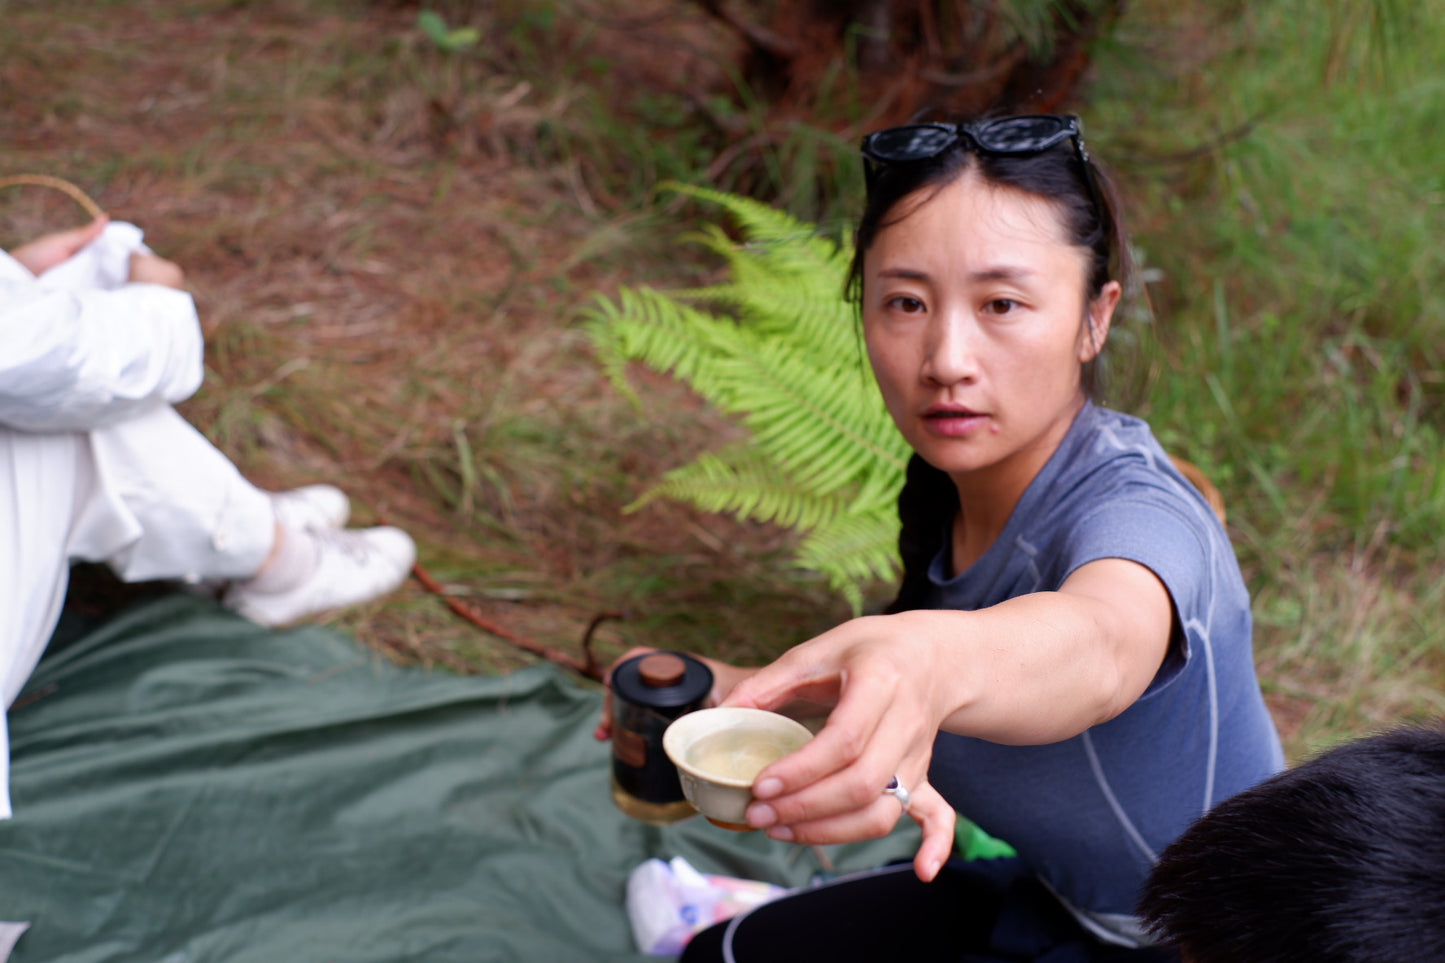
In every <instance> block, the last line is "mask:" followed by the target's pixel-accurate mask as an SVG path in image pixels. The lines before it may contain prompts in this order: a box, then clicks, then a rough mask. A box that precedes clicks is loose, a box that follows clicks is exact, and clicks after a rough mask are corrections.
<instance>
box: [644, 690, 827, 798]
mask: <svg viewBox="0 0 1445 963" xmlns="http://www.w3.org/2000/svg"><path fill="white" fill-rule="evenodd" d="M729 717H731V718H733V719H735V720H736V721H735V722H726V721H723V720H725V719H728V718H729ZM749 721H751V722H752V723H753V724H754V725H753V726H752V727H753V728H762V727H765V728H767V729H769V730H771V731H774V732H779V733H781V734H787V735H801V736H802V737H803V738H802V741H801V742H799V743H798V746H797V747H795V748H793V749H790V750H789V753H793V752H797V750H798V749H800V748H802V745H803V743H806V742H807V741H808V740H809V739H812V738H813V732H812V730H811V729H809V728H808V727H807V726H805V725H803V724H802V723H801V722H799V721H798V720H797V719H794V718H792V717H791V716H785V715H783V714H782V713H779V712H770V711H768V710H767V709H754V708H751V707H748V706H714V707H712V708H710V709H696V710H694V711H692V712H689V713H686V714H684V715H681V716H678V717H677V718H676V719H674V720H673V721H672V722H671V723H670V724H669V725H668V727H667V729H666V730H665V731H664V732H663V734H662V749H663V751H664V752H665V753H667V758H669V759H671V760H672V764H673V765H675V766H677V768H679V769H681V770H683V771H685V772H686V773H687V774H688V775H690V776H692V777H693V778H694V779H697V780H700V781H701V782H706V783H711V784H712V785H715V786H726V787H728V788H730V789H748V790H751V789H752V786H753V781H754V780H753V779H738V778H736V777H729V776H719V775H714V774H713V773H710V772H708V771H707V770H705V769H699V768H698V767H697V766H694V765H692V764H691V763H690V762H689V761H688V759H687V748H688V746H690V745H692V743H693V742H694V741H695V740H696V739H697V738H699V737H701V736H702V735H710V734H712V733H714V732H724V731H726V730H728V729H734V728H749V726H748V722H749ZM758 723H761V724H762V726H761V727H760V726H758V725H757V724H758ZM694 729H700V730H701V732H700V733H698V734H697V735H694V734H693V731H692V730H694ZM754 778H756V777H754Z"/></svg>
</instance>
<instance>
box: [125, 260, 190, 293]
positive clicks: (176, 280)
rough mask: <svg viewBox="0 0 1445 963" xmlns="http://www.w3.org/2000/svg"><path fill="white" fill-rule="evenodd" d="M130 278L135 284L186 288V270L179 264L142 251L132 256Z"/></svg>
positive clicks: (181, 289)
mask: <svg viewBox="0 0 1445 963" xmlns="http://www.w3.org/2000/svg"><path fill="white" fill-rule="evenodd" d="M130 280H131V281H132V283H135V284H160V285H163V286H164V287H168V288H175V289H176V290H177V291H184V290H185V289H186V272H185V271H183V270H181V266H180V265H179V264H177V263H176V262H175V261H167V260H166V259H165V258H163V257H157V256H156V255H154V254H144V253H142V252H140V251H136V252H135V253H134V254H132V255H131V256H130Z"/></svg>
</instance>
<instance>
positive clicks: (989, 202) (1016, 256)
mask: <svg viewBox="0 0 1445 963" xmlns="http://www.w3.org/2000/svg"><path fill="white" fill-rule="evenodd" d="M929 190H932V189H929ZM899 215H902V217H901V218H900V219H899V220H897V221H895V222H894V223H892V224H890V225H889V226H887V227H885V228H883V229H882V230H880V231H879V232H878V234H877V236H876V237H875V239H874V242H873V246H872V247H871V248H870V249H869V250H868V251H867V253H866V254H865V256H864V263H863V329H864V336H865V338H866V341H867V344H868V356H869V358H870V360H871V361H872V364H873V370H874V372H875V373H876V374H877V377H878V383H879V385H880V387H881V388H882V391H883V399H884V401H885V402H886V403H887V405H888V410H889V412H890V413H891V414H892V415H893V420H894V421H895V422H897V424H898V427H899V429H900V430H901V431H902V432H903V435H904V437H905V438H907V439H908V443H909V444H910V445H912V446H913V449H914V450H915V451H917V452H918V453H919V454H920V455H922V456H923V458H924V460H926V461H928V462H929V463H930V464H932V465H933V466H934V467H936V468H940V469H942V470H943V471H945V472H948V473H949V474H950V475H952V476H954V478H955V480H958V479H960V478H961V476H964V475H967V474H969V473H972V472H977V471H980V470H985V469H1002V470H1006V471H1009V472H1013V471H1018V472H1021V473H1022V475H1021V476H1020V477H1021V478H1022V482H1023V483H1024V484H1027V481H1028V480H1030V479H1032V478H1033V476H1034V475H1035V474H1036V473H1037V472H1038V470H1039V469H1040V468H1042V467H1043V464H1044V462H1045V461H1047V460H1048V457H1049V455H1050V454H1052V453H1053V451H1054V449H1055V448H1057V447H1058V445H1059V442H1060V441H1061V440H1062V439H1063V437H1064V434H1065V433H1066V432H1067V431H1068V427H1069V425H1070V424H1071V423H1072V421H1073V418H1074V415H1075V414H1077V413H1078V410H1079V407H1080V406H1081V405H1082V404H1083V400H1084V395H1083V389H1082V387H1081V383H1080V374H1081V368H1082V365H1083V364H1084V362H1086V361H1089V360H1091V359H1092V358H1093V357H1094V356H1095V355H1096V354H1097V353H1098V350H1099V348H1101V347H1102V346H1103V343H1104V338H1105V336H1106V335H1107V334H1108V329H1109V321H1110V318H1111V316H1112V314H1113V309H1114V305H1115V304H1116V303H1117V302H1118V299H1119V285H1118V283H1117V282H1112V281H1111V282H1109V284H1107V285H1105V288H1104V290H1103V292H1102V293H1101V295H1100V296H1099V297H1098V298H1096V299H1095V300H1094V301H1093V302H1092V303H1086V301H1087V299H1086V296H1085V288H1086V283H1085V274H1086V270H1087V258H1086V253H1085V252H1084V251H1082V250H1080V249H1079V248H1077V247H1075V246H1074V245H1073V244H1071V243H1070V242H1069V241H1068V239H1067V238H1066V236H1065V234H1064V230H1063V227H1062V225H1061V223H1060V221H1059V215H1058V214H1057V212H1056V211H1055V209H1054V207H1053V205H1052V204H1051V203H1050V202H1049V201H1047V200H1045V199H1044V198H1042V197H1039V196H1037V195H1034V194H1030V193H1027V192H1025V191H1020V190H1017V189H1014V188H1009V187H999V186H996V185H992V184H989V183H987V182H986V181H984V180H983V179H982V178H981V177H980V176H979V175H978V174H977V173H976V172H974V171H972V170H969V171H966V172H965V173H964V174H963V176H962V177H960V178H959V179H958V180H956V181H954V182H953V183H951V184H949V185H947V186H946V187H943V188H942V189H941V190H938V191H937V193H936V194H934V195H933V196H932V197H931V198H928V196H927V192H923V193H920V194H917V195H913V196H911V197H908V198H905V199H904V200H903V201H902V203H901V204H900V205H899V206H898V207H897V208H896V209H895V211H894V213H893V215H892V216H894V217H898V216H899ZM1090 320H1091V321H1092V329H1093V330H1092V332H1091V330H1090Z"/></svg>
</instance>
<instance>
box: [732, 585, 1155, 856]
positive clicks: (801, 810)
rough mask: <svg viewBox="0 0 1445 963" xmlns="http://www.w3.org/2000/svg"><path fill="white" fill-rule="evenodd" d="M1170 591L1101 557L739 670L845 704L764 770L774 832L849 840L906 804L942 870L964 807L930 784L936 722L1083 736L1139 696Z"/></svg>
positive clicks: (785, 693)
mask: <svg viewBox="0 0 1445 963" xmlns="http://www.w3.org/2000/svg"><path fill="white" fill-rule="evenodd" d="M1172 625H1173V610H1172V607H1171V603H1170V599H1169V594H1168V592H1167V591H1166V589H1165V588H1164V585H1163V583H1162V582H1160V581H1159V579H1158V577H1157V576H1155V575H1154V573H1153V572H1151V571H1150V570H1149V569H1147V568H1145V567H1144V566H1142V565H1139V564H1137V563H1134V562H1129V561H1125V560H1122V559H1102V560H1099V561H1095V562H1091V563H1089V564H1087V565H1085V566H1083V567H1081V568H1080V569H1079V570H1078V571H1076V572H1075V573H1074V574H1073V575H1072V576H1070V577H1069V579H1068V580H1067V581H1066V582H1065V583H1064V584H1063V586H1061V587H1060V589H1059V591H1057V592H1047V593H1039V594H1035V595H1025V596H1020V597H1018V598H1015V599H1010V600H1008V601H1006V602H1003V603H1001V604H999V605H995V606H992V607H990V608H988V609H981V610H978V611H972V612H964V611H956V610H920V611H912V612H903V613H899V614H897V615H882V616H869V617H864V618H861V619H854V620H852V621H850V622H846V623H844V624H843V625H840V626H838V627H837V628H835V629H833V630H831V631H829V632H826V633H824V634H823V635H820V636H818V637H817V638H815V639H813V640H811V641H809V642H806V643H804V644H802V645H800V646H797V647H796V648H794V649H792V650H790V651H789V652H787V653H786V654H784V655H783V656H782V657H781V658H779V659H778V660H777V661H776V662H774V663H773V664H772V665H770V666H768V667H767V668H765V669H763V670H761V671H759V672H758V673H757V674H755V675H753V676H752V677H751V678H749V679H746V680H744V681H742V682H740V683H739V684H738V685H737V686H736V687H735V688H734V689H733V690H732V692H731V694H730V695H729V696H728V698H727V699H726V700H725V702H726V704H728V705H750V706H757V707H760V708H773V707H775V706H778V705H780V704H782V703H785V702H787V701H789V700H792V699H796V698H806V699H811V700H814V701H830V702H833V703H836V708H835V709H834V710H833V712H832V713H831V715H830V716H829V718H828V723H827V725H826V726H824V728H823V730H822V731H821V732H820V733H819V734H818V735H817V737H815V738H814V739H813V740H812V741H811V742H810V743H808V745H806V746H805V747H803V748H802V749H800V750H799V751H798V752H796V753H794V754H792V755H791V756H788V757H787V758H785V759H783V760H780V761H779V762H777V763H775V764H773V765H772V766H770V767H768V768H767V769H765V770H763V772H762V773H760V774H759V777H758V780H757V782H756V783H755V784H754V794H755V795H756V796H757V797H758V799H759V800H760V801H759V802H756V803H754V804H753V807H752V808H750V809H749V811H748V819H749V822H751V823H752V824H753V825H755V826H759V827H767V828H768V830H769V835H771V836H773V837H774V838H778V839H790V840H793V841H796V842H800V843H835V842H844V841H849V840H857V839H865V838H870V837H874V836H879V835H882V834H884V833H886V832H888V831H889V830H890V829H892V827H893V825H894V824H895V823H896V822H897V820H898V818H899V816H900V813H901V810H900V808H899V806H898V804H897V803H896V801H895V800H894V799H892V798H890V797H888V796H885V795H883V793H882V789H883V787H884V786H885V785H887V784H888V781H889V779H890V778H892V777H893V776H894V775H897V777H898V778H899V779H900V780H902V782H903V783H904V785H906V786H907V787H908V788H909V789H910V790H911V792H912V795H913V804H912V807H911V808H910V810H909V815H910V816H912V817H913V818H914V819H915V820H917V821H918V822H919V824H920V825H921V826H922V827H923V831H924V841H923V844H922V846H921V847H920V849H919V852H918V855H917V857H916V858H915V861H914V867H915V870H916V872H917V873H918V875H919V876H920V877H921V878H923V879H931V878H932V877H933V876H934V875H935V874H936V873H937V871H938V868H939V866H941V865H942V862H943V860H944V859H945V858H946V857H947V854H948V851H949V848H950V846H951V845H952V832H953V822H954V820H953V812H952V809H951V808H950V807H949V806H948V804H947V803H946V802H945V801H944V800H943V799H942V797H940V796H939V795H938V793H937V792H936V791H934V790H933V788H932V787H931V786H929V785H928V766H929V762H930V760H931V758H932V753H933V741H934V737H935V736H936V735H937V733H938V732H939V731H940V730H942V731H947V732H955V733H959V734H962V735H969V736H976V737H978V738H982V739H988V740H990V741H994V742H1000V743H1006V744H1016V745H1023V744H1042V743H1048V742H1056V741H1060V740H1063V739H1067V738H1070V737H1071V736H1074V735H1077V734H1078V733H1080V732H1082V731H1084V730H1085V729H1088V728H1089V727H1090V726H1094V725H1097V724H1099V723H1101V722H1105V721H1107V720H1109V719H1111V718H1113V717H1114V716H1116V715H1118V714H1119V713H1121V712H1123V711H1124V710H1125V709H1127V708H1128V707H1129V706H1130V705H1132V704H1133V702H1134V701H1135V700H1136V699H1138V697H1139V696H1140V695H1141V694H1142V693H1143V692H1144V690H1145V689H1146V688H1147V687H1148V685H1149V683H1150V681H1151V680H1152V679H1153V678H1154V676H1155V674H1156V673H1157V672H1158V669H1159V666H1160V665H1161V664H1162V662H1163V660H1164V655H1165V653H1166V651H1167V649H1168V644H1169V638H1170V631H1171V628H1172Z"/></svg>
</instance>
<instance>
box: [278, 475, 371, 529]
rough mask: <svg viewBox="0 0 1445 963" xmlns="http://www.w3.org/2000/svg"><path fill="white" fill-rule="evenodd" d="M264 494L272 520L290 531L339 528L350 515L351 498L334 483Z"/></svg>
mask: <svg viewBox="0 0 1445 963" xmlns="http://www.w3.org/2000/svg"><path fill="white" fill-rule="evenodd" d="M267 494H269V495H270V496H271V507H272V508H273V509H274V510H275V512H276V520H277V521H278V522H280V523H281V524H282V525H283V526H284V527H286V528H289V529H291V530H292V531H293V532H319V531H324V530H326V529H330V528H342V527H344V526H345V525H346V520H347V519H348V518H350V517H351V499H349V498H347V497H346V492H344V491H342V490H341V489H339V488H337V487H336V486H335V485H302V486H301V487H300V488H292V489H289V490H288V491H284V492H268V493H267Z"/></svg>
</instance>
